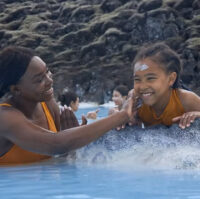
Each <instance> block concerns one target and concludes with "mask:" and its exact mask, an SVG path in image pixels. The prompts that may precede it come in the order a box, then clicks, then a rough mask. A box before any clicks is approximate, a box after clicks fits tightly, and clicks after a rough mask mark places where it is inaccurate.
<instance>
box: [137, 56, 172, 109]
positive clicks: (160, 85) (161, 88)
mask: <svg viewBox="0 0 200 199" xmlns="http://www.w3.org/2000/svg"><path fill="white" fill-rule="evenodd" d="M144 65H145V66H146V67H145V69H144V70H136V71H134V89H135V93H136V95H137V96H138V97H139V98H141V99H142V101H143V103H144V104H146V105H149V106H151V107H152V108H154V109H155V111H156V110H157V112H160V111H161V110H163V109H164V108H165V107H166V105H167V103H168V101H169V98H170V94H171V89H170V88H171V86H172V85H173V83H174V81H175V80H174V78H172V77H171V74H172V73H169V74H168V73H167V72H166V71H165V70H164V68H163V67H162V66H161V65H160V64H158V63H156V62H154V61H152V60H151V59H148V58H147V59H144V60H141V61H139V62H137V63H136V64H135V66H136V67H137V69H138V68H139V67H140V66H144ZM143 68H144V67H143Z"/></svg>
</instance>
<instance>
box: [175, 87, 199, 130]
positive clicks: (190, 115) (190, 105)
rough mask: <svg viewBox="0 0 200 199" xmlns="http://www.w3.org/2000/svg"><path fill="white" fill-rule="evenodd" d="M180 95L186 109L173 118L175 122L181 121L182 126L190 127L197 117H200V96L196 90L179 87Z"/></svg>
mask: <svg viewBox="0 0 200 199" xmlns="http://www.w3.org/2000/svg"><path fill="white" fill-rule="evenodd" d="M178 95H179V98H180V100H181V103H182V105H183V107H184V109H185V111H186V112H185V113H184V114H183V115H181V116H179V117H175V118H173V120H172V121H173V122H179V126H180V127H181V128H183V129H184V128H186V127H189V126H190V124H191V123H192V122H194V120H195V119H196V118H200V97H199V96H198V95H197V94H195V93H194V92H191V91H187V90H183V89H179V90H178Z"/></svg>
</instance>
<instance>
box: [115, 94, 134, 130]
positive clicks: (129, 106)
mask: <svg viewBox="0 0 200 199" xmlns="http://www.w3.org/2000/svg"><path fill="white" fill-rule="evenodd" d="M137 108H138V98H137V97H135V96H134V93H132V94H131V95H130V96H129V98H128V99H127V100H126V101H125V102H124V104H123V106H122V109H121V110H124V111H126V112H127V114H128V117H129V122H128V124H129V126H132V125H134V124H137V119H136V115H137ZM125 126H126V124H123V125H122V126H119V127H117V130H120V129H124V128H125Z"/></svg>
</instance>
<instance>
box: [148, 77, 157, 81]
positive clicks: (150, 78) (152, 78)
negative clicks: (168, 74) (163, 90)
mask: <svg viewBox="0 0 200 199" xmlns="http://www.w3.org/2000/svg"><path fill="white" fill-rule="evenodd" d="M154 79H156V78H155V77H148V78H147V80H154Z"/></svg>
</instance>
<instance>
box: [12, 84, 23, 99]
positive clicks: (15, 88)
mask: <svg viewBox="0 0 200 199" xmlns="http://www.w3.org/2000/svg"><path fill="white" fill-rule="evenodd" d="M10 92H11V93H12V95H15V96H17V95H20V93H21V92H20V89H19V88H18V86H17V85H11V86H10Z"/></svg>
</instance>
